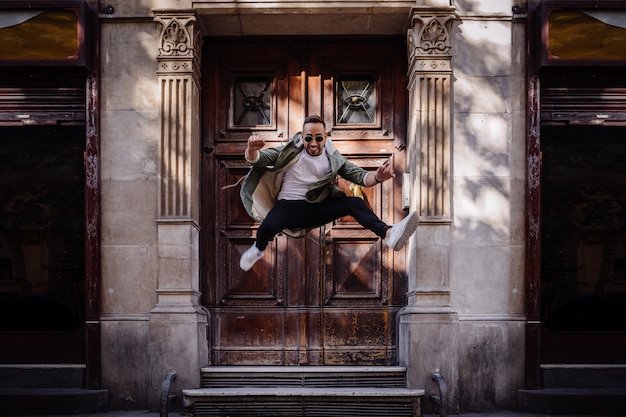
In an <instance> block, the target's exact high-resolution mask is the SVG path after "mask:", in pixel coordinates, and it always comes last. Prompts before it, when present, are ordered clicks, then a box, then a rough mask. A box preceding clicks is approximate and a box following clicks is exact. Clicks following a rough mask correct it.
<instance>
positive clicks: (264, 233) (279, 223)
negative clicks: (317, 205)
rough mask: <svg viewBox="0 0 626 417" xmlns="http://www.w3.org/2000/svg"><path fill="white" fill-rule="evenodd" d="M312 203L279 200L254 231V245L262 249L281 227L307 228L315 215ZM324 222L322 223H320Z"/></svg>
mask: <svg viewBox="0 0 626 417" xmlns="http://www.w3.org/2000/svg"><path fill="white" fill-rule="evenodd" d="M313 206H314V204H309V203H307V202H306V201H299V200H279V201H277V202H276V204H275V205H274V207H272V209H271V210H270V211H269V213H267V216H265V219H264V220H263V222H262V223H261V226H259V229H258V230H257V233H256V247H257V248H258V249H259V250H261V251H263V250H265V248H266V247H267V245H268V244H269V243H270V242H271V241H272V239H274V236H276V235H277V234H279V233H280V232H281V231H282V230H283V229H293V228H308V227H313V226H309V224H310V223H311V219H312V218H314V217H315V210H314V207H313ZM321 224H324V223H321Z"/></svg>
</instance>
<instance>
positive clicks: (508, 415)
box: [0, 410, 606, 417]
mask: <svg viewBox="0 0 626 417" xmlns="http://www.w3.org/2000/svg"><path fill="white" fill-rule="evenodd" d="M0 415H2V414H0ZM181 416H183V414H182V413H181V412H180V411H170V412H169V413H168V416H167V417H181ZM431 416H432V417H437V415H436V414H435V415H432V414H424V417H431ZM15 417H161V416H160V414H159V413H158V412H150V411H147V410H135V411H107V412H104V413H94V414H71V415H51V416H41V415H37V416H32V415H31V416H15ZM449 417H606V416H570V415H558V416H555V415H549V414H529V413H519V412H515V411H492V412H488V413H463V414H449Z"/></svg>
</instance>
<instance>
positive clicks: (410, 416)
mask: <svg viewBox="0 0 626 417" xmlns="http://www.w3.org/2000/svg"><path fill="white" fill-rule="evenodd" d="M423 395H424V390H420V389H407V388H376V387H357V388H355V387H344V388H338V387H333V388H314V387H287V388H285V387H248V388H246V387H237V388H234V387H231V388H200V389H187V390H183V409H184V412H185V413H188V414H191V415H193V416H202V417H218V416H219V417H224V416H228V417H249V416H255V417H270V416H271V417H295V416H301V417H319V416H324V417H335V416H336V417H345V416H347V415H350V416H356V415H358V416H359V417H370V416H371V417H418V416H420V414H421V411H420V399H421V397H422V396H423Z"/></svg>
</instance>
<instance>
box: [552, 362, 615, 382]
mask: <svg viewBox="0 0 626 417" xmlns="http://www.w3.org/2000/svg"><path fill="white" fill-rule="evenodd" d="M541 377H542V379H543V381H542V383H543V384H542V386H543V388H626V365H619V364H607V365H604V364H544V365H541Z"/></svg>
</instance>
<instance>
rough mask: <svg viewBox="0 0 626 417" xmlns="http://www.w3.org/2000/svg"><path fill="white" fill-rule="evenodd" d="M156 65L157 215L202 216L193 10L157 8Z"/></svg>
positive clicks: (196, 39) (196, 33) (198, 38)
mask: <svg viewBox="0 0 626 417" xmlns="http://www.w3.org/2000/svg"><path fill="white" fill-rule="evenodd" d="M154 20H155V21H156V22H157V24H158V26H159V37H158V54H157V61H158V69H157V77H158V83H159V97H160V101H161V105H160V109H159V110H160V112H159V114H160V123H161V129H160V132H161V137H160V141H159V162H160V166H159V174H160V175H159V178H160V183H159V207H158V209H159V211H158V213H159V219H160V220H168V219H169V220H192V221H194V222H197V221H198V217H199V180H200V178H199V172H200V171H199V149H200V146H199V140H200V126H199V125H200V121H199V115H198V110H199V108H200V83H199V79H200V66H199V62H200V53H201V46H202V37H201V35H200V32H199V30H198V29H197V27H196V16H195V13H194V11H167V10H166V11H155V19H154Z"/></svg>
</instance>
